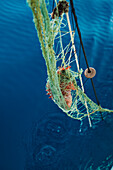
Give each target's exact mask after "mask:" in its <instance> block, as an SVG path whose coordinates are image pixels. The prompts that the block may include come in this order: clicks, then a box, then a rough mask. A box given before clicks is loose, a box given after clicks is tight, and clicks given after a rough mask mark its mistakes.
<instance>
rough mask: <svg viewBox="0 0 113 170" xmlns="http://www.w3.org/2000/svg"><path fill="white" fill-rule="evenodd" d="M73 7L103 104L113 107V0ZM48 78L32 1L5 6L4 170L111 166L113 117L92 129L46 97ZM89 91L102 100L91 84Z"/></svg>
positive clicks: (1, 82)
mask: <svg viewBox="0 0 113 170" xmlns="http://www.w3.org/2000/svg"><path fill="white" fill-rule="evenodd" d="M51 3H52V1H51ZM74 5H75V9H76V14H77V18H78V23H79V27H80V30H81V34H82V39H83V43H84V47H85V51H86V54H87V59H88V62H89V65H90V66H92V67H94V68H95V69H96V72H97V74H96V76H95V78H94V84H95V88H96V91H97V95H98V99H99V101H100V103H101V105H102V106H103V107H105V108H109V109H113V1H112V0H109V1H108V0H85V1H84V0H76V1H74ZM81 62H82V66H83V69H85V67H86V65H85V62H84V58H82V61H81ZM46 79H47V73H46V66H45V61H44V59H43V57H42V53H41V49H40V44H39V40H38V38H37V33H36V30H35V27H34V23H33V17H32V12H31V10H30V8H29V7H28V5H27V3H26V1H25V0H15V1H14V0H9V1H7V0H2V1H0V170H24V169H25V170H84V169H86V170H87V169H93V170H95V169H99V168H100V169H105V170H106V169H108V170H109V169H111V167H112V166H113V115H112V114H111V115H109V116H108V117H107V118H106V120H105V121H101V122H100V123H98V124H97V125H96V126H95V127H94V128H89V126H88V123H87V121H86V122H84V123H83V125H82V124H80V122H79V121H77V120H73V119H71V118H69V117H67V116H66V115H65V113H63V112H62V111H61V110H60V109H59V108H58V107H57V105H55V104H54V103H53V101H52V100H49V99H48V96H47V95H46V92H45V84H46ZM85 89H86V91H87V94H88V96H89V97H90V98H91V99H93V100H94V101H96V100H95V97H94V93H93V89H92V87H91V83H90V81H88V82H87V83H86V84H85Z"/></svg>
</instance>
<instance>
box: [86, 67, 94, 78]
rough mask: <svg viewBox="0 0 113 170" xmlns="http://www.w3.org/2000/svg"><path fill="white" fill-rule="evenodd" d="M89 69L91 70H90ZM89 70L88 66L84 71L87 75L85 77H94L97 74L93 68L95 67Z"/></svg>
mask: <svg viewBox="0 0 113 170" xmlns="http://www.w3.org/2000/svg"><path fill="white" fill-rule="evenodd" d="M89 70H90V72H89ZM89 70H88V68H87V69H86V70H85V71H84V75H85V77H87V78H90V79H91V78H93V77H94V76H95V74H96V70H95V69H94V68H93V67H89Z"/></svg>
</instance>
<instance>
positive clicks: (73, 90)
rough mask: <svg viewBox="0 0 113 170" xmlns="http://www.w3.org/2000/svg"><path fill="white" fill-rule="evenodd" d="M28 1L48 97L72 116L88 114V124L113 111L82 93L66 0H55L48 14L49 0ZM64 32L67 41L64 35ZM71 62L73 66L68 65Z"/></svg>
mask: <svg viewBox="0 0 113 170" xmlns="http://www.w3.org/2000/svg"><path fill="white" fill-rule="evenodd" d="M27 2H28V4H29V6H30V8H31V9H32V12H33V18H34V23H35V27H36V30H37V34H38V37H39V41H40V44H41V49H42V54H43V57H44V59H45V62H46V66H47V75H48V78H47V84H46V91H47V94H48V95H50V98H52V100H53V101H54V102H55V103H56V104H57V105H58V107H59V108H61V109H62V110H63V111H64V112H65V113H66V114H67V115H68V116H70V117H71V118H73V119H79V120H82V119H83V118H85V117H88V119H89V123H90V125H91V119H95V120H96V121H98V120H100V119H103V118H104V115H105V113H108V112H113V111H112V110H109V109H104V108H102V107H101V106H100V105H97V104H96V103H94V102H93V101H92V100H91V99H90V98H89V97H88V96H87V95H86V94H85V93H84V86H83V82H82V69H80V68H79V62H78V58H77V53H76V48H75V44H74V37H75V32H74V31H72V30H71V24H70V20H69V15H68V7H69V4H68V3H67V2H66V1H65V0H61V1H59V2H61V3H57V2H56V1H55V2H56V8H54V10H53V13H51V14H49V11H48V8H47V5H50V6H51V4H49V1H46V2H45V0H27ZM59 4H60V5H59ZM51 12H52V11H51ZM67 25H68V30H67ZM67 35H68V37H70V41H69V40H68V39H67V38H66V37H67ZM66 43H67V44H66ZM74 62H75V64H76V70H73V67H71V65H72V64H73V63H74Z"/></svg>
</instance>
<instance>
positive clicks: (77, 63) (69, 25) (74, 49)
mask: <svg viewBox="0 0 113 170" xmlns="http://www.w3.org/2000/svg"><path fill="white" fill-rule="evenodd" d="M66 17H67V22H68V27H69V31H70V36H71V42H72V48H73V51H74V54H75V60H76V65H77V69H78V72H79V73H80V68H79V62H78V57H77V53H76V48H75V44H74V38H73V35H72V30H71V24H70V20H69V15H68V13H66ZM79 79H80V83H81V87H82V91H83V92H84V86H83V81H82V77H81V74H80V76H79ZM85 106H86V110H87V114H88V120H89V125H90V127H92V124H91V119H90V114H89V111H88V105H87V102H86V100H85Z"/></svg>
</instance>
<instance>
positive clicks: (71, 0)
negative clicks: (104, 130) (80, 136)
mask: <svg viewBox="0 0 113 170" xmlns="http://www.w3.org/2000/svg"><path fill="white" fill-rule="evenodd" d="M70 4H71V8H72V13H73V15H74V19H75V23H76V27H77V31H78V35H79V39H80V43H81V46H82V50H83V54H84V57H85V61H86V65H87V68H88V72H89V73H90V72H91V71H90V68H89V65H88V61H87V57H86V53H85V49H84V45H83V42H82V37H81V32H80V29H79V26H78V22H77V16H76V14H75V9H74V5H73V0H70ZM91 83H92V87H93V91H94V94H95V98H96V100H97V104H98V106H100V103H99V100H98V98H97V94H96V90H95V87H94V83H93V79H92V78H91ZM101 117H102V113H101ZM102 120H103V117H102Z"/></svg>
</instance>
